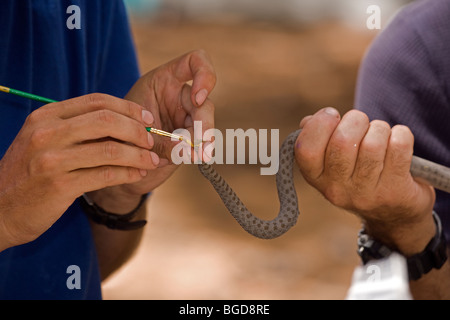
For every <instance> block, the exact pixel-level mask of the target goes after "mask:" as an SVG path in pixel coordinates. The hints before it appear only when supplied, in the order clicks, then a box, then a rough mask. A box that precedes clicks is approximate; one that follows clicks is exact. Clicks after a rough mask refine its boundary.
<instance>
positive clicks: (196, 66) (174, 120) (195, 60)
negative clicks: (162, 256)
mask: <svg viewBox="0 0 450 320" xmlns="http://www.w3.org/2000/svg"><path fill="white" fill-rule="evenodd" d="M191 80H192V86H190V85H187V84H186V82H188V81H191ZM215 83H216V75H215V71H214V67H213V65H212V63H211V61H210V59H209V57H208V56H207V54H206V53H205V52H204V51H192V52H189V53H187V54H185V55H183V56H181V57H179V58H176V59H174V60H172V61H170V62H168V63H166V64H164V65H162V66H160V67H158V68H156V69H154V70H152V71H151V72H149V73H147V74H146V75H144V76H143V77H142V78H140V79H139V81H137V83H136V84H135V85H134V86H133V88H132V89H131V90H130V92H129V93H128V94H127V96H126V97H125V99H128V100H131V101H134V102H136V103H138V104H139V105H141V106H143V107H144V108H145V109H147V110H150V111H151V112H152V114H153V115H154V123H152V127H155V128H157V129H162V130H165V131H168V132H173V131H174V130H175V129H179V128H183V129H187V130H188V131H189V132H190V133H191V136H192V137H194V136H193V129H194V121H201V122H202V131H203V132H202V135H203V133H204V132H205V131H206V130H208V129H211V128H213V127H214V105H213V103H212V102H211V101H210V100H209V99H208V95H209V94H210V93H211V91H212V90H213V88H214V86H215ZM200 138H201V137H200ZM154 139H155V147H154V151H155V152H156V153H157V154H158V155H159V156H160V158H161V163H160V165H159V168H158V169H157V170H154V171H152V172H149V175H148V176H147V177H146V179H145V180H143V181H141V182H140V183H137V184H133V185H128V186H122V187H123V188H126V189H127V192H128V193H134V194H143V193H146V192H149V191H151V190H153V189H155V188H156V187H157V186H159V185H160V184H161V183H163V182H164V181H165V180H167V178H168V177H169V176H170V175H171V174H172V173H173V172H174V170H175V169H176V168H177V166H175V165H172V164H171V152H172V148H173V147H174V145H175V144H176V143H177V142H174V141H171V140H170V139H169V138H166V137H159V136H154ZM193 140H195V138H194V139H193Z"/></svg>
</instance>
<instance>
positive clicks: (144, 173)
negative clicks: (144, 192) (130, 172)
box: [139, 169, 148, 177]
mask: <svg viewBox="0 0 450 320" xmlns="http://www.w3.org/2000/svg"><path fill="white" fill-rule="evenodd" d="M139 173H140V174H141V176H142V177H146V176H147V173H148V172H147V170H144V169H139Z"/></svg>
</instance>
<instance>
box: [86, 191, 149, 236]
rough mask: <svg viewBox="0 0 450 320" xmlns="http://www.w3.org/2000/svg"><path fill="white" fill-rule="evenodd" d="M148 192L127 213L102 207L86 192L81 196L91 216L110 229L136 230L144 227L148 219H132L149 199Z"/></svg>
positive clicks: (93, 219) (88, 214)
mask: <svg viewBox="0 0 450 320" xmlns="http://www.w3.org/2000/svg"><path fill="white" fill-rule="evenodd" d="M147 196H148V195H147V194H144V195H143V196H142V197H141V201H140V202H139V204H138V206H137V207H136V208H135V209H134V210H133V211H131V212H129V213H127V214H116V213H111V212H108V211H106V210H104V209H103V208H102V207H100V206H98V205H97V204H96V203H94V202H93V201H92V200H91V199H90V198H89V197H88V196H87V195H86V194H83V196H82V197H80V205H81V207H82V208H83V210H84V212H85V213H86V214H87V216H88V217H89V218H91V219H92V221H94V222H95V223H97V224H102V225H105V226H106V227H108V228H109V229H115V230H136V229H140V228H143V227H144V226H145V225H146V224H147V221H146V220H138V221H131V220H133V219H134V218H135V216H136V215H137V214H138V212H139V210H140V209H141V207H142V206H143V205H144V203H145V201H146V200H147Z"/></svg>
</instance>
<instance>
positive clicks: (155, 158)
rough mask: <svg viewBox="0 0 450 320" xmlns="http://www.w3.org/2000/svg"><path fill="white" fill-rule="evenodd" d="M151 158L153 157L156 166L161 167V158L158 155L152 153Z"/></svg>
mask: <svg viewBox="0 0 450 320" xmlns="http://www.w3.org/2000/svg"><path fill="white" fill-rule="evenodd" d="M150 156H151V157H152V162H153V164H154V165H155V166H158V165H159V157H158V155H157V154H156V153H154V152H150Z"/></svg>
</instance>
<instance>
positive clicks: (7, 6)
mask: <svg viewBox="0 0 450 320" xmlns="http://www.w3.org/2000/svg"><path fill="white" fill-rule="evenodd" d="M71 5H76V6H78V7H79V9H80V10H79V13H80V15H79V16H78V15H77V11H69V13H67V9H68V7H69V6H71ZM74 14H75V15H74ZM78 18H80V19H78ZM68 19H69V25H75V26H76V23H78V22H80V25H79V26H80V27H81V29H76V28H75V29H71V28H68V26H67V20H68ZM74 19H78V20H74ZM0 30H1V32H0V85H3V86H7V87H11V88H14V89H18V90H22V91H27V92H31V93H34V94H37V95H40V96H44V97H48V98H51V99H54V100H65V99H69V98H73V97H76V96H80V95H84V94H88V93H93V92H101V93H106V94H110V95H114V96H117V97H123V96H125V94H126V93H127V91H128V90H129V89H130V88H131V86H132V85H133V84H134V82H135V81H136V80H137V79H138V77H139V70H138V66H137V60H136V54H135V50H134V45H133V41H132V38H131V34H130V30H129V25H128V20H127V16H126V10H125V8H124V5H123V3H122V1H121V0H57V1H55V0H2V4H1V8H0ZM41 106H42V104H40V103H38V102H34V101H29V100H26V99H24V98H20V97H16V96H13V95H8V94H6V93H0V114H1V116H0V133H1V139H0V157H3V155H4V153H5V152H6V150H7V148H8V147H9V145H10V144H11V143H12V141H13V139H14V138H15V136H16V135H17V133H18V131H19V130H20V128H21V127H22V125H23V123H24V121H25V119H26V117H27V116H28V115H29V114H30V113H31V112H32V111H33V110H35V109H37V108H39V107H41ZM37 187H38V186H37ZM17 201H20V199H17ZM0 214H2V209H1V208H0ZM73 265H74V266H77V267H79V269H78V270H75V271H74V269H70V268H69V267H70V266H73ZM68 268H69V270H68ZM78 271H79V272H78ZM77 275H80V276H81V277H80V280H81V282H80V284H81V289H77V288H73V286H71V285H69V286H68V282H69V284H70V283H72V284H74V283H76V281H77V279H75V278H71V279H69V277H71V276H77ZM68 280H69V281H68ZM100 283H101V281H100V275H99V267H98V261H97V254H96V249H95V245H94V242H93V237H92V233H91V229H90V226H89V221H88V219H87V217H86V215H85V214H84V213H83V211H82V209H81V208H80V205H79V203H78V201H76V202H75V203H74V204H73V205H72V206H71V207H70V208H69V209H68V210H67V212H66V213H65V214H64V215H63V216H62V217H61V218H60V219H59V220H58V221H57V222H56V223H55V224H54V225H53V226H52V227H51V228H50V229H49V230H48V231H47V232H46V233H44V234H43V235H42V236H41V237H39V238H38V239H37V240H35V241H33V242H31V243H28V244H24V245H21V246H18V247H14V248H10V249H7V250H5V251H3V252H1V253H0V299H101V288H100ZM70 288H73V289H70Z"/></svg>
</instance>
